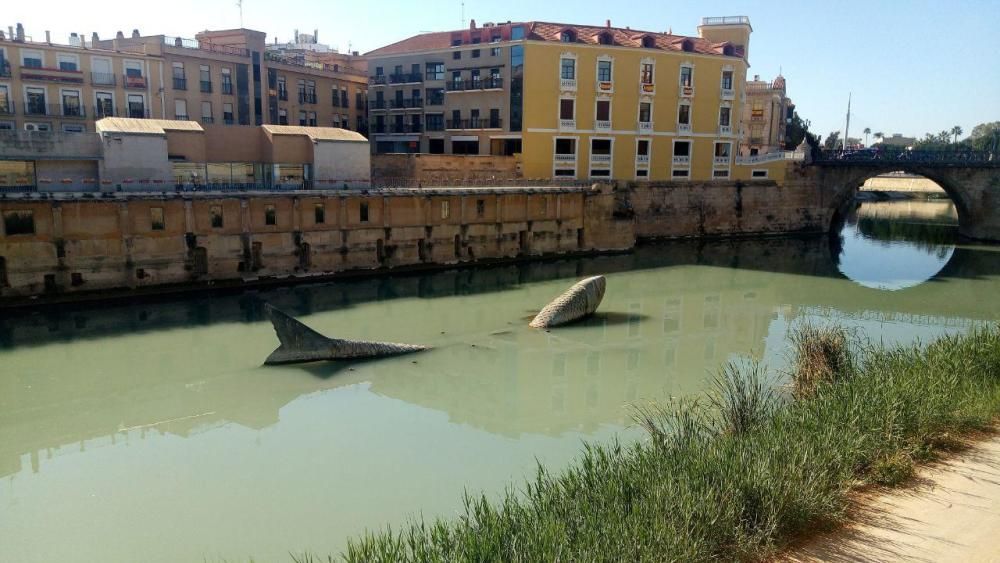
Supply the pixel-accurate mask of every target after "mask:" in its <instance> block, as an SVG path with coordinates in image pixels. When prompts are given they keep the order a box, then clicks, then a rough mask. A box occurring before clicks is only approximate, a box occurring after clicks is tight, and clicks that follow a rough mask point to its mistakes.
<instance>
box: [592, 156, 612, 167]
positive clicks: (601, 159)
mask: <svg viewBox="0 0 1000 563" xmlns="http://www.w3.org/2000/svg"><path fill="white" fill-rule="evenodd" d="M590 165H591V166H595V165H596V166H599V167H601V168H606V167H608V166H611V155H610V154H591V155H590Z"/></svg>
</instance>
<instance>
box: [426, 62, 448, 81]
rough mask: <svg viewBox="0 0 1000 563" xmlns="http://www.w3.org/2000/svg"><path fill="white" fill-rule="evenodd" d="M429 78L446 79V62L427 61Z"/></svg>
mask: <svg viewBox="0 0 1000 563" xmlns="http://www.w3.org/2000/svg"><path fill="white" fill-rule="evenodd" d="M426 68H427V80H444V63H427V67H426Z"/></svg>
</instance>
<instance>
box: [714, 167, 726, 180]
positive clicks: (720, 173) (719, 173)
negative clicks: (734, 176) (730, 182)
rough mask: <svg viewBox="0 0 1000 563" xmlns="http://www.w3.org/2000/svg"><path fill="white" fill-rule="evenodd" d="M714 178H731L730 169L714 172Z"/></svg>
mask: <svg viewBox="0 0 1000 563" xmlns="http://www.w3.org/2000/svg"><path fill="white" fill-rule="evenodd" d="M712 177H713V178H728V177H729V169H728V168H727V169H725V170H712Z"/></svg>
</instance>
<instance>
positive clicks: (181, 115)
mask: <svg viewBox="0 0 1000 563" xmlns="http://www.w3.org/2000/svg"><path fill="white" fill-rule="evenodd" d="M174 117H175V118H177V119H179V120H181V121H186V120H187V118H188V112H187V100H174Z"/></svg>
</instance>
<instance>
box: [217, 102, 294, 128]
mask: <svg viewBox="0 0 1000 563" xmlns="http://www.w3.org/2000/svg"><path fill="white" fill-rule="evenodd" d="M222 121H223V122H224V123H225V124H226V125H232V124H233V104H222ZM285 121H286V122H287V121H288V118H287V117H286V118H285Z"/></svg>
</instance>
